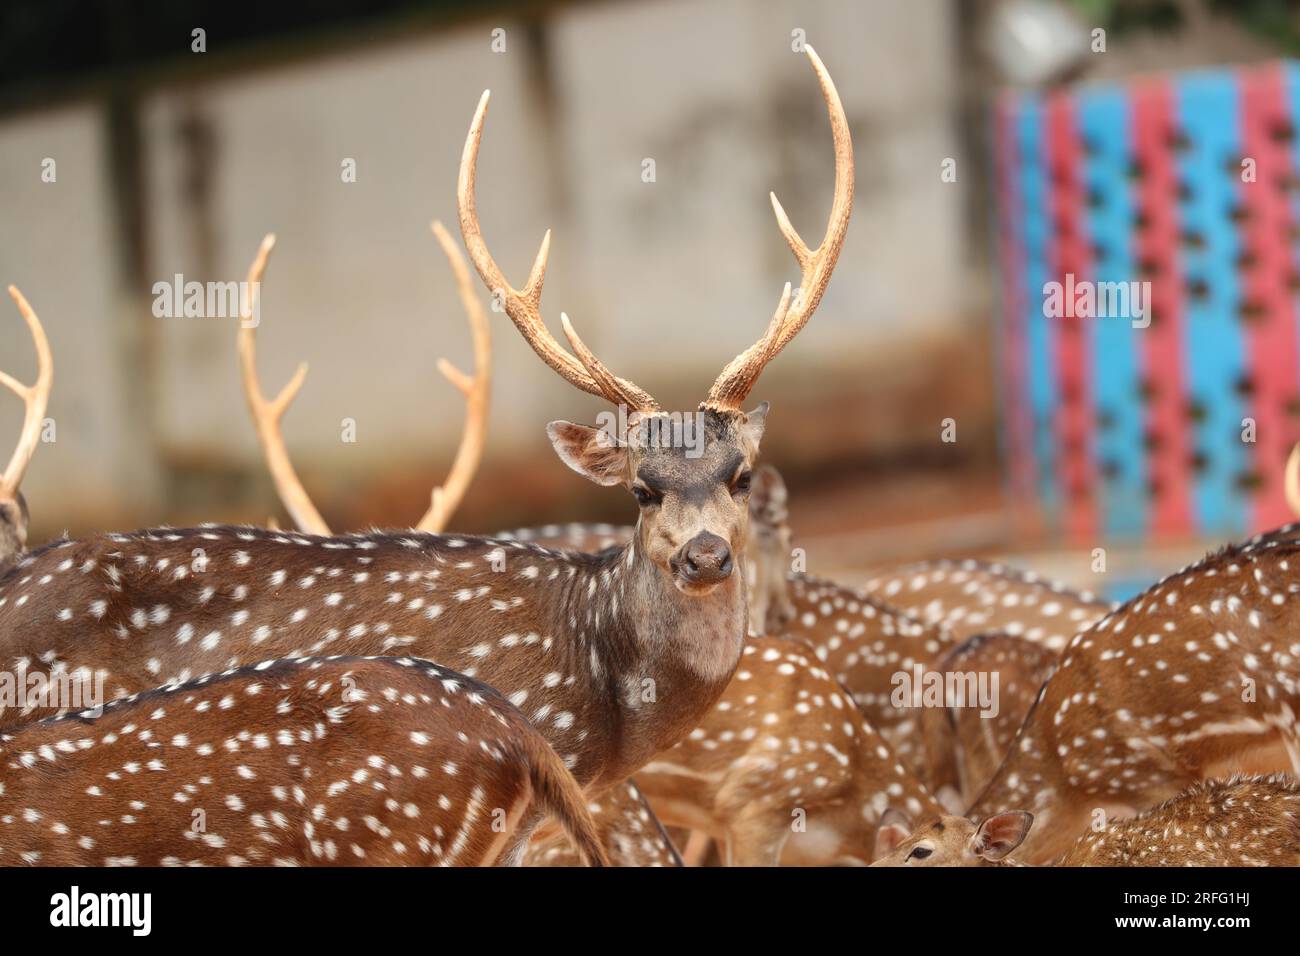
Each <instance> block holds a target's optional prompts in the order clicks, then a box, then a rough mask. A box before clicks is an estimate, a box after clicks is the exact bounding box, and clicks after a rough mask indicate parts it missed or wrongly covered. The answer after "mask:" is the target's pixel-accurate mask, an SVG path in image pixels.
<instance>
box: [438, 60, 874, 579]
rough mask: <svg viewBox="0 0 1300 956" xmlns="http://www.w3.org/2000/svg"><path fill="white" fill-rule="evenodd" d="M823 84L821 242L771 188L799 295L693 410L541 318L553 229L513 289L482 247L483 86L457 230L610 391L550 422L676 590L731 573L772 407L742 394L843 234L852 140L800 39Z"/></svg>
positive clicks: (528, 333) (583, 375) (581, 382)
mask: <svg viewBox="0 0 1300 956" xmlns="http://www.w3.org/2000/svg"><path fill="white" fill-rule="evenodd" d="M805 50H806V52H807V54H808V58H809V60H810V61H811V62H812V65H813V69H814V70H815V71H816V73H817V78H818V81H819V82H820V84H821V88H822V95H823V96H824V97H825V100H826V105H827V110H828V112H829V114H830V120H831V133H832V137H833V140H834V145H835V198H834V201H833V202H832V204H831V213H830V220H829V223H828V225H827V229H826V234H825V237H824V238H823V240H822V242H821V243H820V244H819V245H818V246H817V247H816V248H815V249H813V248H809V247H808V246H807V245H806V244H805V243H804V241H803V239H802V238H800V236H799V234H798V233H797V232H795V230H794V227H793V226H791V225H790V221H789V219H788V218H787V217H786V215H785V211H784V210H783V209H782V208H781V204H780V203H779V202H777V199H776V196H775V195H773V196H772V207H773V209H774V211H775V212H776V219H777V225H778V226H779V228H780V230H781V232H782V234H783V235H784V236H785V239H786V242H787V243H789V245H790V248H791V250H792V251H793V252H794V256H795V259H796V260H797V261H798V263H799V266H800V268H801V270H802V280H801V283H800V289H799V294H798V295H797V296H793V297H792V295H791V287H790V285H789V284H788V283H787V284H786V286H785V291H784V293H783V295H782V296H781V301H780V303H779V304H778V305H777V309H776V314H775V315H774V316H773V317H772V321H771V322H770V324H769V325H768V327H767V331H766V332H765V333H764V335H763V336H762V338H760V339H759V340H758V341H757V342H755V343H754V344H753V345H751V346H750V347H749V348H748V349H746V350H745V351H744V352H742V353H741V354H740V355H738V356H737V357H736V358H735V359H733V360H732V361H731V363H730V364H729V365H727V367H726V368H724V369H723V370H722V373H721V374H720V375H719V376H718V379H717V381H716V382H714V384H713V387H712V389H710V391H709V395H708V398H707V399H705V401H704V402H703V403H702V404H701V405H700V407H699V410H698V412H696V413H692V414H687V415H679V414H677V413H672V414H669V413H666V412H664V410H663V409H661V408H660V407H659V404H658V403H657V402H656V401H655V400H654V399H653V398H652V397H651V396H650V394H649V393H648V392H646V391H645V390H643V389H642V388H640V387H639V386H637V385H635V384H634V383H632V382H630V381H627V380H626V379H623V378H619V377H618V376H617V375H615V374H613V373H612V372H611V371H610V370H609V369H608V368H606V367H605V365H604V364H603V363H602V362H601V361H600V359H598V358H597V357H596V356H595V355H594V354H593V353H592V351H591V350H590V349H589V348H587V346H586V345H585V344H584V343H583V341H582V340H581V339H580V338H579V337H578V334H577V333H576V332H575V331H574V329H573V325H572V324H571V323H570V322H569V319H568V316H566V315H564V314H563V313H561V314H560V319H561V322H562V324H563V326H564V333H565V336H566V337H567V338H568V340H569V345H570V346H571V347H572V349H573V351H572V352H570V351H569V350H568V349H566V348H565V347H564V346H563V345H561V344H560V343H559V342H558V341H557V340H556V339H555V337H554V336H553V335H552V334H551V332H550V331H549V330H548V329H547V327H546V324H545V323H544V322H543V321H542V317H541V311H540V303H541V297H542V283H543V281H544V280H545V277H546V260H547V256H548V254H549V251H550V243H551V234H550V233H549V232H547V233H546V235H545V237H543V239H542V245H541V248H540V249H539V250H538V252H537V257H536V259H535V260H534V261H533V268H532V270H531V272H530V273H529V275H528V282H527V283H526V284H525V286H524V288H523V289H522V290H517V289H514V288H512V287H511V286H510V284H509V283H508V282H507V281H506V279H505V276H504V274H503V273H502V271H501V269H500V267H499V266H497V264H496V262H495V261H494V260H493V258H492V256H491V254H490V253H489V252H488V249H487V244H486V242H485V241H484V240H483V234H482V232H481V230H480V229H479V223H478V210H477V206H476V202H475V193H474V187H475V176H476V167H477V162H478V150H479V144H480V142H481V141H482V137H483V123H484V120H485V119H486V116H487V106H488V93H486V92H485V93H484V94H483V98H482V99H481V100H479V105H478V110H477V111H476V112H475V114H474V120H473V122H472V123H471V124H470V129H469V136H468V137H467V138H466V140H465V151H464V153H463V154H462V157H461V166H460V177H459V180H458V183H457V200H458V203H459V210H460V225H461V234H462V235H463V236H464V239H465V247H466V249H467V250H468V251H469V255H470V259H471V260H473V262H474V265H475V267H476V268H477V269H478V272H479V275H480V276H482V278H483V281H484V282H485V283H486V284H487V287H488V288H489V289H490V290H491V291H492V292H493V294H494V295H495V296H497V297H498V298H499V299H500V301H501V302H502V305H503V306H504V309H505V312H506V314H507V315H509V316H510V319H511V320H512V321H513V322H514V324H515V326H516V328H518V329H519V331H520V332H521V333H522V334H523V336H524V338H525V339H526V340H527V341H528V344H529V345H531V346H532V347H533V350H534V351H535V352H537V354H538V355H539V356H540V357H541V359H542V361H544V362H545V363H546V364H547V365H549V366H550V367H551V368H552V369H553V370H554V371H555V372H557V373H558V374H559V375H560V376H561V377H562V378H564V379H565V380H566V381H568V382H569V383H570V384H572V385H574V386H575V387H577V388H580V389H582V390H583V391H584V392H589V393H590V394H592V395H598V396H600V397H601V398H604V399H606V400H608V401H609V402H611V403H612V404H613V405H614V406H616V408H618V410H619V413H618V415H617V424H615V425H613V426H611V425H608V424H607V425H605V426H603V427H593V426H588V425H576V424H574V423H572V422H552V423H551V424H550V426H549V428H548V433H549V434H550V437H551V442H552V444H553V445H554V446H555V450H556V451H557V452H558V453H559V456H560V458H561V459H562V460H563V461H564V462H565V463H566V464H567V465H569V466H570V467H571V468H573V469H574V470H575V471H577V472H579V473H580V474H582V475H584V476H586V477H587V478H590V479H591V480H592V481H595V482H596V483H598V484H602V485H622V486H623V487H625V488H627V489H628V491H629V492H631V494H632V495H634V496H635V498H636V500H637V504H638V506H639V507H640V509H641V518H640V521H639V522H638V535H639V536H640V542H641V544H642V546H643V548H644V550H645V552H646V554H647V556H648V557H649V558H650V559H651V560H652V561H654V563H655V564H656V565H657V566H658V567H660V568H661V569H662V570H663V571H664V572H665V573H666V574H669V575H671V576H672V580H673V583H674V584H675V585H676V587H677V588H678V589H680V590H681V591H683V592H685V593H687V594H705V593H708V592H709V591H712V590H713V589H714V588H715V587H717V586H718V585H719V584H721V583H722V582H723V581H725V580H727V579H728V578H729V577H730V576H731V575H732V574H733V573H734V569H735V564H736V560H735V555H737V554H739V553H740V552H741V551H742V549H743V548H744V546H745V542H746V537H747V534H748V527H749V514H748V496H749V483H750V478H751V471H752V469H753V465H754V461H755V458H756V457H757V455H758V446H759V441H760V439H761V438H762V434H763V425H764V421H765V418H766V414H767V406H766V404H763V405H759V406H758V408H756V409H755V410H753V411H751V412H748V413H746V412H745V411H744V410H743V408H742V404H743V403H744V402H745V400H746V398H747V397H748V395H749V392H750V389H751V388H752V387H753V385H754V382H755V381H756V380H757V378H758V376H759V374H760V373H761V372H762V370H763V368H764V366H766V365H767V363H768V362H770V361H771V360H772V359H773V358H774V357H775V356H776V354H777V353H778V352H780V351H781V349H783V348H784V347H785V346H786V345H787V344H788V343H789V341H790V340H791V339H792V338H794V337H795V335H797V334H798V333H799V330H800V329H802V328H803V327H804V325H805V324H807V322H808V320H809V319H810V318H811V317H812V314H813V312H814V311H815V310H816V308H817V305H818V303H819V302H820V301H821V297H822V293H823V291H825V288H826V284H827V282H828V281H829V280H830V276H831V271H832V270H833V269H834V267H835V261H836V259H837V258H838V257H839V253H840V248H841V246H843V244H844V234H845V232H846V230H847V229H848V223H849V212H850V210H851V208H852V206H853V144H852V142H851V140H850V137H849V126H848V120H847V118H846V117H845V115H844V108H843V106H842V105H841V104H840V99H839V94H838V93H836V91H835V86H834V84H833V83H832V82H831V78H830V76H829V74H828V73H827V72H826V68H825V67H824V66H823V65H822V62H821V60H820V59H819V58H818V56H817V54H816V53H815V52H814V51H813V49H812V47H805Z"/></svg>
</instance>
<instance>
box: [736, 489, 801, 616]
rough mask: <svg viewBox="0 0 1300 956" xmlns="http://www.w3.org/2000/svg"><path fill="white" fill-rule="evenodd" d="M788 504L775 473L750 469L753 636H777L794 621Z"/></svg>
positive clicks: (749, 555) (749, 572)
mask: <svg viewBox="0 0 1300 956" xmlns="http://www.w3.org/2000/svg"><path fill="white" fill-rule="evenodd" d="M789 500H790V496H789V492H787V491H786V487H785V480H784V479H783V478H782V477H781V473H780V472H779V471H777V470H776V469H775V468H773V467H772V466H771V465H760V466H759V467H758V468H756V469H754V484H753V489H752V491H751V492H750V496H749V523H750V528H751V533H750V538H749V540H750V544H749V550H748V553H747V554H746V568H745V572H746V574H747V576H748V584H749V592H750V598H749V617H750V630H751V631H752V632H753V633H755V634H780V633H781V632H782V631H783V630H784V629H785V626H786V625H787V624H788V623H789V622H790V620H791V619H792V618H793V617H794V605H793V604H792V602H791V601H790V587H789V583H788V582H787V580H786V578H787V576H788V575H789V573H790V563H791V558H792V555H791V551H792V542H791V535H790V510H789Z"/></svg>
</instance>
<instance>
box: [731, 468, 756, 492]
mask: <svg viewBox="0 0 1300 956" xmlns="http://www.w3.org/2000/svg"><path fill="white" fill-rule="evenodd" d="M753 480H754V473H753V472H751V471H742V472H741V473H740V474H739V475H737V476H736V480H735V481H734V482H732V484H731V493H732V494H733V495H747V494H749V484H750V482H752V481H753Z"/></svg>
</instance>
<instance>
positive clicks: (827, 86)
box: [705, 45, 853, 409]
mask: <svg viewBox="0 0 1300 956" xmlns="http://www.w3.org/2000/svg"><path fill="white" fill-rule="evenodd" d="M804 51H805V52H806V53H807V54H808V59H809V60H810V61H811V62H812V66H813V70H815V71H816V73H817V80H818V82H819V83H820V84H821V88H822V96H823V97H825V99H826V110H827V112H828V113H829V114H830V118H831V137H832V139H833V140H834V143H835V198H834V200H833V201H832V202H831V215H830V220H829V221H828V222H827V224H826V235H825V236H824V237H823V238H822V241H821V244H820V245H819V246H818V247H817V248H816V249H810V248H808V244H807V243H805V242H804V241H803V239H802V238H800V236H799V233H798V232H796V231H795V228H794V226H792V225H791V224H790V219H789V218H788V217H787V216H786V214H785V210H784V209H782V208H781V202H780V200H778V199H777V198H776V193H772V194H771V197H772V211H773V212H775V213H776V224H777V226H778V227H779V228H780V230H781V234H782V235H783V236H785V241H786V242H787V243H789V244H790V251H791V252H793V253H794V257H795V259H796V260H797V261H798V263H799V268H800V269H801V270H802V272H803V277H802V279H800V282H799V294H798V295H797V296H796V297H795V300H794V302H793V303H790V301H789V294H790V293H789V286H787V287H786V291H785V293H784V294H783V295H782V297H781V304H780V305H779V306H778V307H777V310H776V315H775V316H773V318H772V322H771V324H770V325H768V327H767V331H766V332H765V333H764V335H763V337H762V338H760V339H759V340H758V341H757V342H755V343H754V344H753V345H751V346H750V347H749V348H748V349H746V350H745V351H744V352H741V353H740V354H739V355H738V356H736V357H735V358H734V359H732V360H731V362H730V364H728V365H727V367H726V368H724V369H723V370H722V374H721V375H719V376H718V380H717V381H716V382H714V383H713V388H711V389H709V397H708V400H707V401H706V403H705V404H707V405H710V406H712V407H714V408H724V409H726V408H739V407H740V404H741V402H743V401H744V400H745V398H746V397H747V396H748V395H749V392H750V389H752V388H753V387H754V383H755V382H756V381H757V380H758V376H759V375H760V374H761V373H762V371H763V368H764V367H765V366H766V365H767V363H768V362H770V361H771V360H772V359H773V358H775V357H776V354H777V353H778V352H780V351H781V349H783V348H785V346H786V345H787V343H789V341H790V340H791V339H792V338H794V337H795V336H796V335H798V334H799V330H800V329H802V328H803V327H804V326H805V325H807V324H808V320H809V319H810V318H812V314H813V312H815V311H816V310H817V305H818V303H820V302H821V300H822V293H823V292H825V291H826V283H827V282H829V281H830V278H831V272H832V271H833V270H834V269H835V261H836V260H837V259H838V258H839V255H840V248H841V247H842V246H843V245H844V234H845V233H846V232H847V231H848V228H849V214H850V213H851V212H852V211H853V140H852V138H851V137H850V136H849V121H848V118H847V117H846V116H845V115H844V106H843V105H842V104H841V103H840V95H839V93H837V92H836V91H835V84H834V83H833V82H831V76H830V74H829V73H827V72H826V67H825V66H824V65H823V64H822V61H821V58H820V57H819V56H818V55H817V53H816V51H815V50H813V48H812V47H811V46H807V45H805V46H804Z"/></svg>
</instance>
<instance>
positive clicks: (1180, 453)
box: [1133, 80, 1191, 537]
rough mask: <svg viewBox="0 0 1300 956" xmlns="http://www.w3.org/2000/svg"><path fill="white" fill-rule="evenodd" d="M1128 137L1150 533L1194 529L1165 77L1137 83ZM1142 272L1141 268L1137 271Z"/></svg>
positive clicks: (1170, 98)
mask: <svg viewBox="0 0 1300 956" xmlns="http://www.w3.org/2000/svg"><path fill="white" fill-rule="evenodd" d="M1133 100H1134V102H1133V143H1134V147H1135V149H1136V152H1137V159H1138V163H1139V164H1140V165H1141V176H1140V177H1139V178H1138V180H1137V197H1136V206H1137V211H1138V212H1140V213H1142V214H1144V215H1145V217H1146V220H1147V224H1146V228H1145V229H1137V230H1136V234H1137V260H1138V262H1139V263H1145V264H1147V265H1148V266H1149V267H1150V268H1151V269H1153V270H1154V271H1153V272H1142V274H1140V275H1139V278H1140V279H1143V280H1149V281H1150V282H1151V301H1150V308H1151V313H1152V321H1151V325H1150V326H1149V327H1148V328H1146V329H1144V330H1141V332H1140V333H1139V335H1140V340H1141V360H1142V369H1143V376H1144V378H1145V379H1146V381H1147V382H1150V383H1152V386H1153V388H1152V390H1151V393H1150V397H1149V400H1148V403H1147V408H1146V423H1147V435H1148V437H1149V438H1150V439H1151V440H1152V442H1151V444H1149V446H1148V457H1147V475H1148V479H1149V481H1150V482H1151V486H1152V488H1153V489H1154V496H1153V498H1152V500H1151V502H1150V507H1149V509H1148V514H1149V515H1150V520H1151V529H1150V530H1151V532H1152V533H1153V534H1154V535H1156V536H1159V537H1180V536H1185V535H1187V534H1188V533H1189V532H1190V530H1191V489H1190V487H1189V485H1188V476H1189V474H1190V472H1191V450H1190V447H1189V442H1188V432H1189V428H1188V423H1187V419H1186V408H1185V405H1186V401H1187V384H1186V377H1185V374H1184V369H1183V350H1184V348H1185V341H1184V335H1185V334H1186V333H1185V329H1184V325H1185V323H1184V315H1183V297H1182V264H1181V262H1180V259H1179V255H1178V201H1177V191H1178V172H1177V169H1176V168H1175V165H1174V163H1175V158H1174V152H1173V150H1172V149H1171V148H1170V146H1169V144H1170V143H1171V142H1172V140H1173V132H1174V125H1175V120H1174V115H1175V111H1174V93H1173V90H1172V89H1171V88H1170V86H1169V84H1168V82H1166V81H1164V80H1152V81H1148V82H1145V83H1141V84H1139V85H1137V86H1136V87H1135V88H1134V94H1133ZM1140 272H1141V270H1140Z"/></svg>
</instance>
